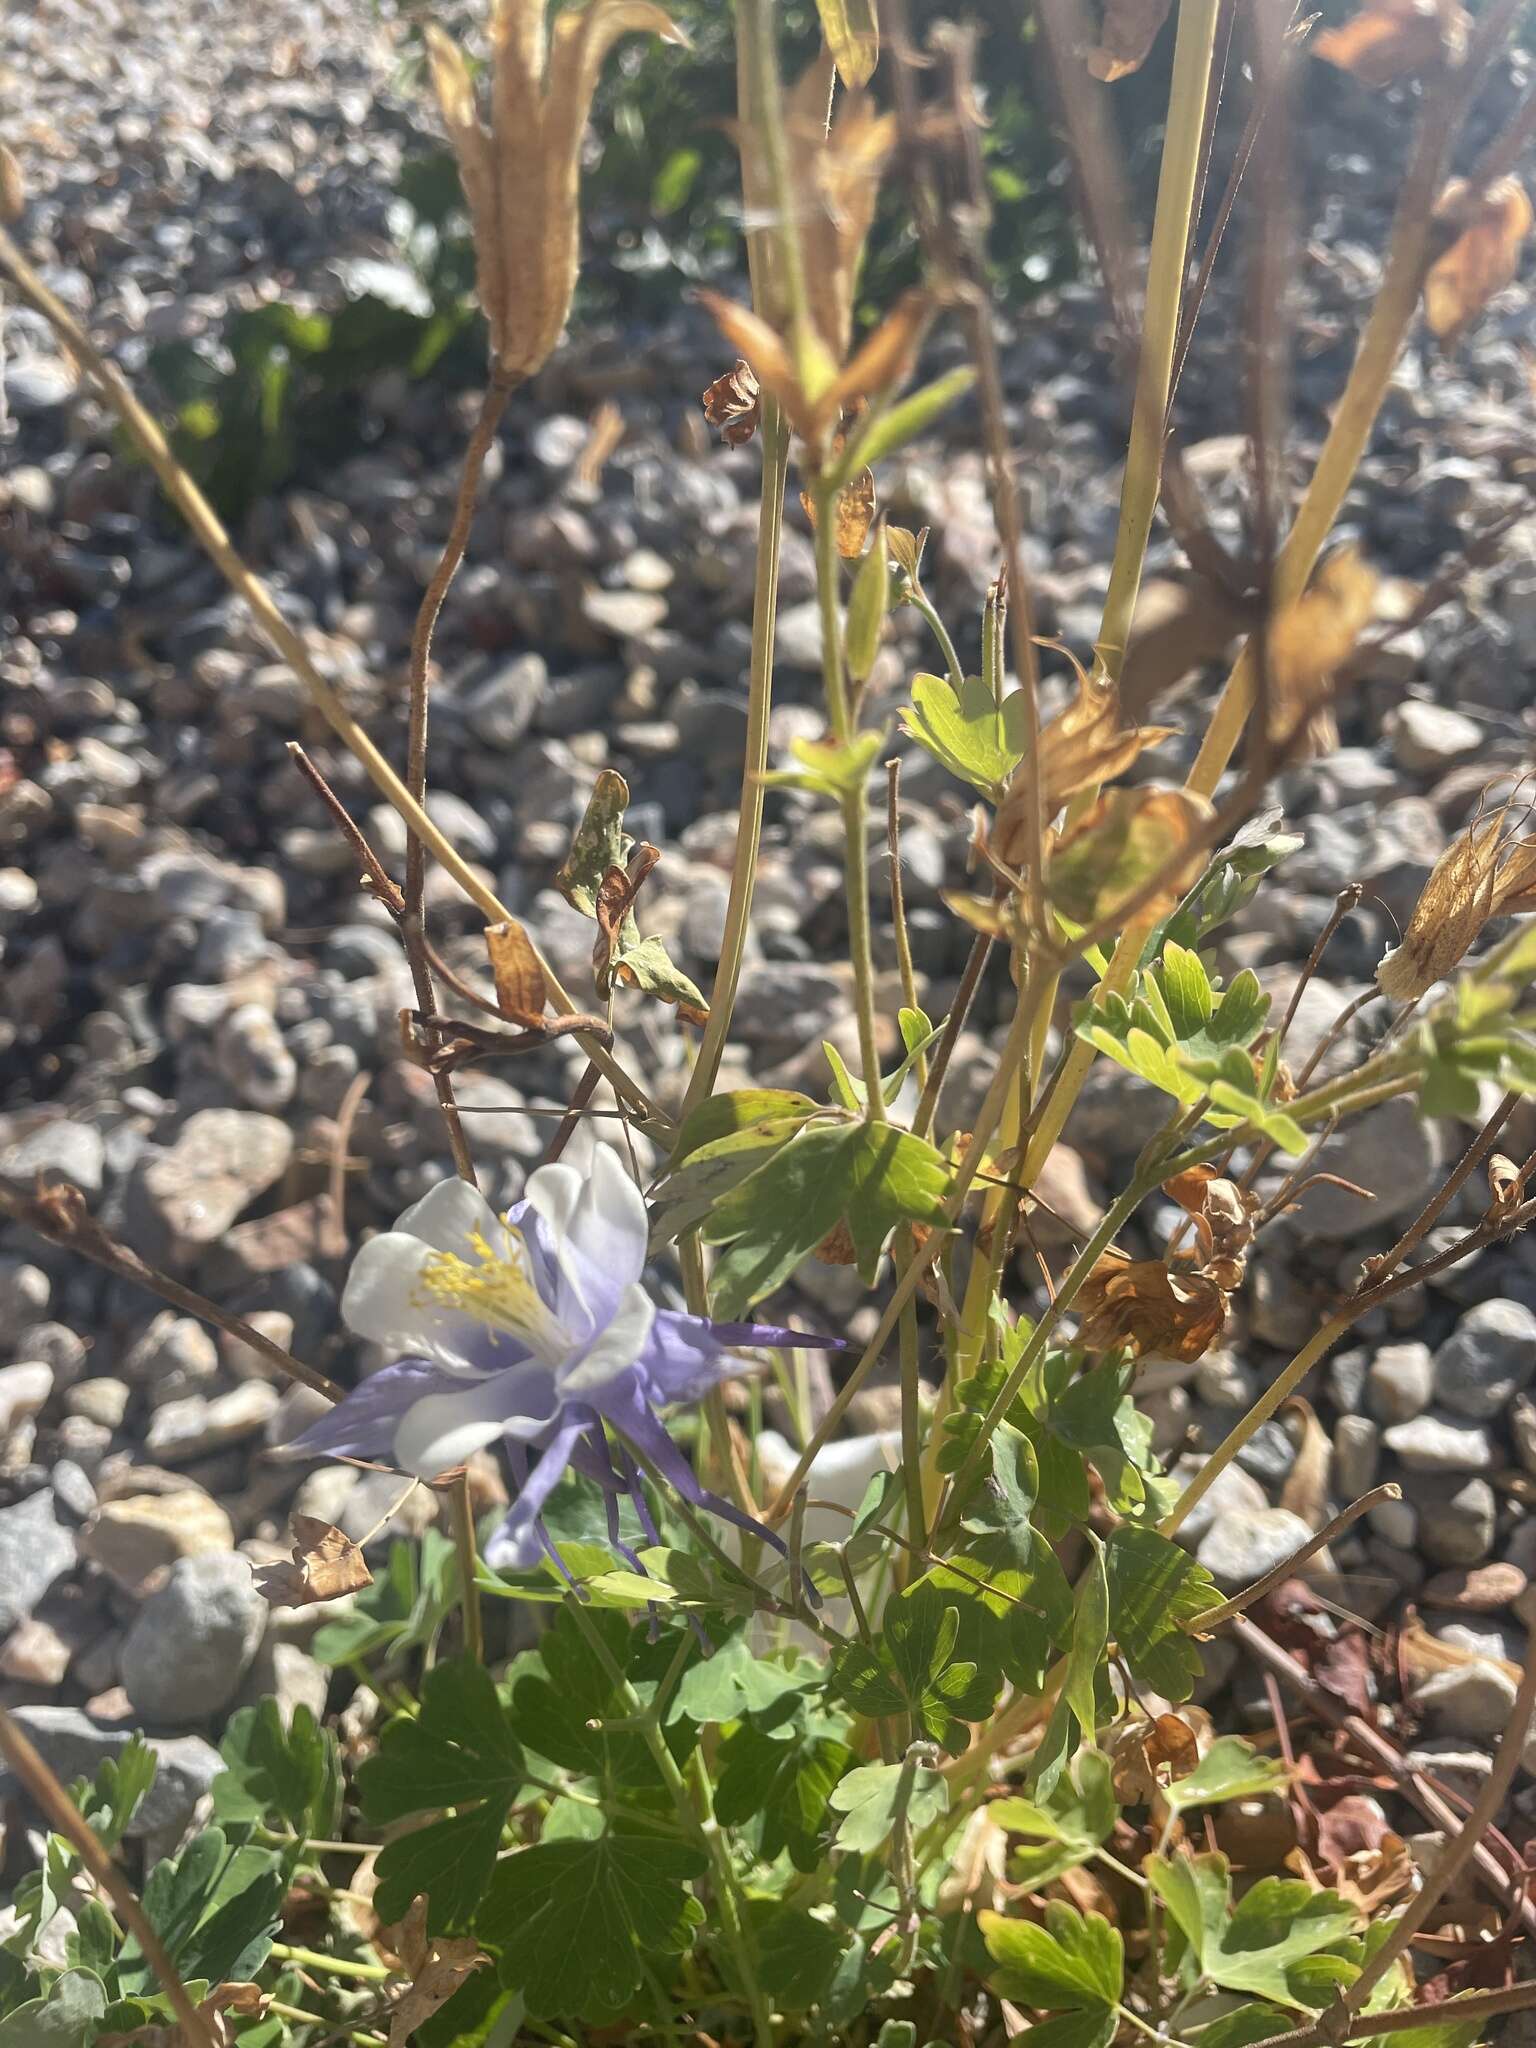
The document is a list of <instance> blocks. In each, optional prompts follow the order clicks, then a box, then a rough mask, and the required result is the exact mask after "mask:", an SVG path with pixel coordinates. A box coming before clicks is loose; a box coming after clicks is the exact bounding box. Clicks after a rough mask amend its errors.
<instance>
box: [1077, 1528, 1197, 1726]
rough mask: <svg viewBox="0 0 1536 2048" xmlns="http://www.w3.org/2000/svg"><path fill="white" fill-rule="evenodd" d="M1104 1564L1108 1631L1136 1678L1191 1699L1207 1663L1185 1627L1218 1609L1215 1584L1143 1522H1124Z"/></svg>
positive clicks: (1165, 1692) (1172, 1696) (1167, 1693)
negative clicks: (1106, 1584)
mask: <svg viewBox="0 0 1536 2048" xmlns="http://www.w3.org/2000/svg"><path fill="white" fill-rule="evenodd" d="M1105 1564H1106V1570H1107V1575H1108V1588H1109V1626H1110V1629H1111V1631H1112V1632H1113V1634H1114V1637H1115V1640H1116V1642H1117V1644H1118V1645H1119V1648H1120V1654H1121V1655H1122V1656H1123V1657H1124V1659H1125V1661H1126V1663H1127V1664H1128V1665H1129V1666H1130V1668H1131V1675H1132V1676H1133V1677H1134V1678H1135V1679H1136V1680H1137V1681H1138V1683H1140V1684H1142V1685H1145V1686H1147V1687H1149V1688H1150V1689H1151V1690H1152V1691H1153V1692H1159V1693H1161V1694H1163V1696H1164V1698H1166V1699H1169V1700H1174V1701H1177V1700H1187V1699H1188V1698H1189V1696H1190V1693H1191V1692H1192V1691H1193V1690H1194V1686H1195V1681H1196V1680H1197V1679H1198V1678H1199V1676H1200V1672H1201V1669H1202V1665H1203V1659H1202V1655H1201V1651H1200V1646H1199V1645H1198V1643H1195V1642H1193V1641H1192V1640H1191V1638H1190V1637H1189V1636H1188V1635H1187V1634H1186V1633H1185V1624H1186V1623H1187V1622H1190V1621H1192V1620H1193V1619H1194V1618H1195V1616H1196V1615H1199V1614H1204V1613H1205V1612H1206V1611H1207V1610H1208V1609H1209V1608H1212V1607H1215V1606H1218V1605H1219V1604H1220V1601H1221V1591H1220V1589H1219V1587H1218V1586H1217V1584H1216V1581H1215V1580H1214V1579H1213V1578H1212V1577H1211V1575H1210V1573H1209V1572H1208V1571H1207V1570H1206V1569H1205V1567H1204V1565H1200V1564H1196V1563H1195V1561H1194V1559H1193V1558H1192V1557H1190V1556H1189V1554H1188V1553H1187V1552H1186V1551H1184V1550H1181V1549H1180V1548H1179V1546H1178V1545H1177V1544H1176V1543H1171V1542H1170V1541H1169V1540H1168V1538H1167V1537H1166V1536H1160V1535H1159V1534H1158V1532H1157V1530H1156V1529H1152V1528H1149V1527H1148V1526H1147V1525H1146V1524H1145V1523H1142V1522H1121V1523H1120V1524H1119V1526H1118V1527H1117V1528H1116V1529H1115V1530H1114V1531H1113V1533H1112V1534H1111V1536H1110V1538H1109V1542H1108V1544H1107V1545H1106V1546H1105Z"/></svg>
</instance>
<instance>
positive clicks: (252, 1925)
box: [117, 1827, 288, 1997]
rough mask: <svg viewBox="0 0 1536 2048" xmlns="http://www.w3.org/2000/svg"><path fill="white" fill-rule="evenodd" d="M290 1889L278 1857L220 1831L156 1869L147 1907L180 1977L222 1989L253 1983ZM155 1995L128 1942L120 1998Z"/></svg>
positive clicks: (208, 1831) (207, 1833)
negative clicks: (229, 1983) (239, 1982)
mask: <svg viewBox="0 0 1536 2048" xmlns="http://www.w3.org/2000/svg"><path fill="white" fill-rule="evenodd" d="M287 1888H288V1887H287V1879H286V1875H285V1871H284V1867H283V1862H282V1859H281V1858H280V1857H279V1856H277V1855H275V1854H274V1853H273V1852H272V1851H270V1850H267V1849H257V1848H254V1847H252V1846H250V1845H239V1846H236V1845H234V1844H232V1843H231V1842H230V1841H229V1839H228V1837H227V1836H226V1835H225V1833H224V1830H223V1829H222V1828H218V1827H209V1828H204V1829H203V1831H202V1833H201V1834H200V1835H196V1836H194V1838H193V1839H192V1841H191V1842H190V1843H189V1844H188V1845H187V1847H186V1848H185V1849H184V1850H183V1851H182V1853H181V1855H180V1856H179V1857H177V1858H176V1859H175V1860H174V1861H171V1860H169V1859H167V1860H166V1861H164V1862H162V1863H157V1864H156V1865H155V1867H154V1869H153V1870H152V1871H151V1872H150V1874H149V1876H148V1878H147V1879H146V1880H145V1884H144V1892H143V1898H142V1904H143V1907H144V1911H145V1913H146V1915H147V1916H148V1919H149V1923H150V1925H151V1926H152V1927H153V1928H154V1930H155V1932H156V1933H157V1934H158V1935H159V1937H160V1939H161V1941H162V1942H163V1943H164V1944H165V1947H166V1949H167V1951H168V1953H169V1955H170V1958H171V1961H172V1962H173V1963H174V1964H175V1965H176V1968H177V1971H178V1972H179V1974H180V1975H181V1976H182V1977H183V1978H185V1979H188V1980H190V1979H193V1978H203V1979H206V1981H207V1982H209V1983H210V1984H219V1983H223V1982H225V1981H226V1980H228V1979H231V1978H238V1979H241V1980H245V1979H249V1978H251V1977H254V1976H255V1974H256V1972H257V1970H259V1969H260V1968H261V1965H262V1964H263V1963H264V1962H265V1960H266V1957H267V1951H268V1950H269V1948H270V1947H271V1945H272V1937H273V1936H274V1935H275V1934H276V1932H277V1927H278V1917H279V1913H280V1910H281V1907H282V1902H283V1896H284V1894H285V1892H286V1891H287ZM156 1988H157V1979H156V1977H155V1973H154V1971H153V1970H152V1969H151V1968H150V1966H149V1964H148V1963H147V1962H146V1961H145V1960H144V1958H143V1956H142V1955H141V1953H140V1951H139V1946H138V1943H137V1942H136V1941H135V1940H134V1939H133V1937H132V1936H131V1935H130V1936H129V1938H128V1939H127V1940H126V1941H125V1942H124V1944H123V1948H122V1953H121V1956H120V1959H119V1962H118V1984H117V1989H118V1992H119V1994H120V1995H122V1996H124V1997H131V1996H134V1995H137V1994H138V1993H140V1992H153V1991H154V1990H155V1989H156Z"/></svg>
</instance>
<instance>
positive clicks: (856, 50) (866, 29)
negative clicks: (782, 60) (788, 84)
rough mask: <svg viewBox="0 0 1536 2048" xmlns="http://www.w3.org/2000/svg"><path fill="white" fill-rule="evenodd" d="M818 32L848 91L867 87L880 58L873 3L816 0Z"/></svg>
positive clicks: (872, 0)
mask: <svg viewBox="0 0 1536 2048" xmlns="http://www.w3.org/2000/svg"><path fill="white" fill-rule="evenodd" d="M816 12H817V13H818V14H819V15H820V17H821V33H822V35H823V36H824V38H825V39H826V45H827V48H828V49H829V50H830V51H831V52H832V61H833V63H834V64H836V66H837V75H838V77H839V78H840V79H841V80H842V81H843V84H844V85H845V86H846V87H847V88H848V90H849V91H850V92H856V91H857V90H858V88H859V87H860V86H861V85H867V84H868V83H869V80H870V76H871V74H872V73H873V71H874V68H875V65H876V63H877V62H878V61H879V57H880V21H879V17H878V15H877V14H876V12H875V0H816Z"/></svg>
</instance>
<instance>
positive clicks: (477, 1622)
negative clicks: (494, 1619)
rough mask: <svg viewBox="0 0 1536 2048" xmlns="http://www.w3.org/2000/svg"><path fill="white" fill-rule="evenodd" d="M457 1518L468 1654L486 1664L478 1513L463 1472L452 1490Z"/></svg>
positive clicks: (456, 1547) (455, 1535) (455, 1530)
mask: <svg viewBox="0 0 1536 2048" xmlns="http://www.w3.org/2000/svg"><path fill="white" fill-rule="evenodd" d="M448 1505H449V1509H450V1511H451V1514H452V1517H453V1547H454V1550H455V1552H456V1553H457V1555H458V1560H459V1599H460V1602H461V1603H462V1605H463V1609H464V1654H465V1656H466V1657H468V1658H469V1659H470V1660H471V1662H472V1663H475V1664H483V1663H484V1662H485V1630H484V1627H483V1626H482V1623H481V1619H480V1588H479V1586H478V1585H477V1584H476V1583H475V1510H474V1504H473V1502H472V1501H471V1500H470V1497H469V1474H468V1473H467V1472H461V1473H460V1474H459V1475H458V1477H457V1478H456V1479H455V1480H453V1481H452V1482H451V1483H450V1485H449V1488H448Z"/></svg>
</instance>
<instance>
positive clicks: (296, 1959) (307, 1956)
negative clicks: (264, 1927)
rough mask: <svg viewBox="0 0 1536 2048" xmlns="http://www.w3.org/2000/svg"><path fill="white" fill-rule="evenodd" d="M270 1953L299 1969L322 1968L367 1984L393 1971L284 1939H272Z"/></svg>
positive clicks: (330, 1972)
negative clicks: (348, 1959) (301, 1945)
mask: <svg viewBox="0 0 1536 2048" xmlns="http://www.w3.org/2000/svg"><path fill="white" fill-rule="evenodd" d="M271 1953H272V1954H273V1955H274V1956H276V1958H277V1960H278V1961H279V1962H280V1963H292V1964H294V1965H295V1966H296V1967H297V1968H298V1969H301V1970H323V1971H324V1972H325V1973H326V1974H327V1975H328V1976H331V1977H356V1978H358V1979H359V1980H360V1981H362V1982H364V1983H369V1984H382V1983H383V1981H384V1979H385V1978H386V1977H393V1976H394V1974H395V1972H394V1971H393V1970H390V1969H386V1968H385V1966H384V1964H383V1963H349V1962H348V1961H347V1960H346V1959H345V1957H343V1956H328V1955H323V1954H322V1953H321V1951H320V1950H319V1949H315V1948H294V1947H292V1946H291V1945H290V1944H289V1943H288V1942H286V1941H274V1942H273V1944H272V1949H271Z"/></svg>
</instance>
